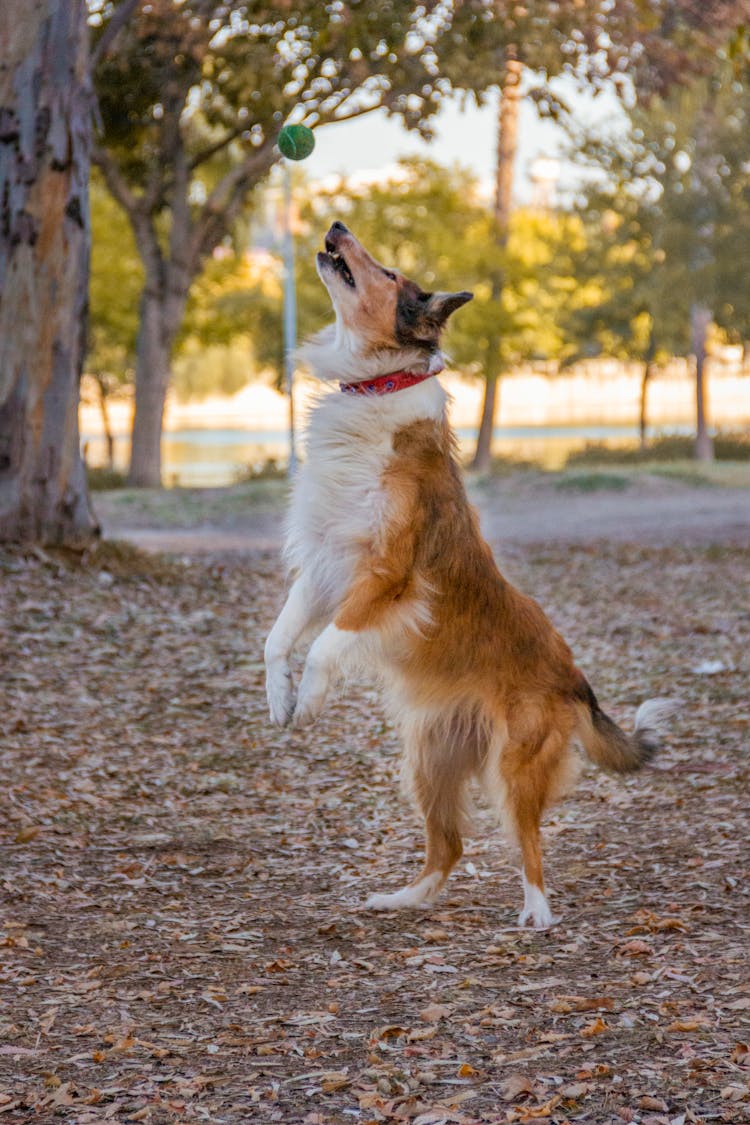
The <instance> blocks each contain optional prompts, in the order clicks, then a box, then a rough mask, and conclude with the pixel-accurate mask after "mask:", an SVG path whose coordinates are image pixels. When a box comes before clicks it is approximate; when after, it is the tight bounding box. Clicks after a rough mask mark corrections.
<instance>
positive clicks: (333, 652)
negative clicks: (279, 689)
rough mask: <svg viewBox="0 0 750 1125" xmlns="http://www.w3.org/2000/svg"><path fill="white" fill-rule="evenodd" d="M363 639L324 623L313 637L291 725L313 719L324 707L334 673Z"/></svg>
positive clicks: (338, 670)
mask: <svg viewBox="0 0 750 1125" xmlns="http://www.w3.org/2000/svg"><path fill="white" fill-rule="evenodd" d="M363 643H365V642H364V640H363V639H362V638H361V637H360V636H359V635H358V634H357V633H349V632H346V631H345V630H343V629H337V628H336V626H335V625H327V626H326V627H325V629H324V630H323V632H322V633H321V634H320V636H319V637H318V638H317V640H315V641H313V643H312V645H311V646H310V651H309V652H308V654H307V660H306V661H305V670H304V672H303V674H302V681H301V683H300V685H299V695H298V697H297V706H296V708H295V711H294V718H293V720H292V725H293V726H295V727H304V726H307V725H308V724H309V723H314V722H315V720H316V719H317V717H318V715H319V714H320V712H321V711H322V710H323V704H324V703H325V701H326V696H327V695H328V691H329V688H330V687H331V685H332V683H333V681H334V678H335V676H336V675H337V673H340V672H341V671H342V670H343V667H344V665H345V663H346V661H347V658H349V657H351V655H352V653H353V652H354V651H355V650H356V649H357V648H359V647H361V646H362V645H363Z"/></svg>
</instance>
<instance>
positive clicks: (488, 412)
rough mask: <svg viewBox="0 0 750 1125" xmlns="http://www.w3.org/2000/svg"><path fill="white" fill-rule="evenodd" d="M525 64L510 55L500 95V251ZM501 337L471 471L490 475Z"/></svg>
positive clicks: (494, 343) (495, 290)
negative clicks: (523, 65)
mask: <svg viewBox="0 0 750 1125" xmlns="http://www.w3.org/2000/svg"><path fill="white" fill-rule="evenodd" d="M522 72H523V67H522V65H521V63H520V62H519V61H518V59H517V58H515V56H514V55H512V54H511V55H510V56H509V57H508V58H507V59H506V66H505V75H504V79H503V83H502V87H501V91H500V106H499V109H498V118H497V169H496V174H495V223H496V231H497V235H496V239H497V245H498V248H499V249H504V248H505V247H506V246H507V244H508V224H509V222H510V212H511V204H512V198H513V173H514V170H515V165H516V152H517V150H518V115H519V110H520V106H521V75H522ZM502 292H503V278H502V276H501V275H500V274H496V275H495V277H493V279H492V300H493V301H497V302H498V304H499V301H500V298H501V297H502ZM499 350H500V335H499V333H497V332H493V331H490V335H489V339H488V341H487V348H486V353H485V372H484V374H485V385H484V398H483V401H482V416H481V420H480V423H479V433H478V434H477V445H476V451H475V453H474V459H473V460H472V463H471V467H472V468H473V469H476V470H478V471H479V472H486V471H487V469H489V467H490V463H491V460H492V433H493V430H494V428H495V414H496V406H497V389H498V381H499V379H500V356H499Z"/></svg>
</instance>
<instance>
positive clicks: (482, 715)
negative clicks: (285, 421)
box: [265, 222, 667, 929]
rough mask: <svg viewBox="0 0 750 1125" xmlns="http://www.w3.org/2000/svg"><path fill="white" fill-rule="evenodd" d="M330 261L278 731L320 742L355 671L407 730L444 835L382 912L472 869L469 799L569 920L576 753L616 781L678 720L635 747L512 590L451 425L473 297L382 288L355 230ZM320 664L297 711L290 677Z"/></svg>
mask: <svg viewBox="0 0 750 1125" xmlns="http://www.w3.org/2000/svg"><path fill="white" fill-rule="evenodd" d="M325 246H326V252H325V253H320V254H318V256H317V268H318V273H319V275H320V278H321V280H322V281H323V283H324V284H325V286H326V288H327V289H328V291H329V293H330V296H331V300H332V302H333V307H334V310H335V313H336V322H335V324H334V325H333V326H331V327H330V328H328V329H326V330H324V331H323V332H322V333H321V334H320V335H319V336H317V337H315V338H314V339H313V340H312V341H311V342H310V343H309V344H308V345H307V346H306V348H305V358H306V360H307V361H308V362H309V363H310V365H311V366H312V367H313V369H314V370H315V371H316V373H317V374H318V375H319V376H321V377H322V378H324V379H327V380H338V381H340V384H341V386H340V390H338V391H335V392H332V393H329V394H327V395H324V396H323V397H322V398H321V400H320V401H319V403H318V404H317V406H316V407H315V408H314V410H313V412H312V415H311V418H310V423H309V429H308V434H307V457H306V461H305V463H304V465H303V467H302V468H301V469H300V471H299V474H298V477H297V479H296V481H295V487H294V494H293V499H292V504H291V511H290V516H289V524H288V539H287V549H286V553H287V561H288V564H289V567H290V571H291V574H292V575H293V579H294V581H293V584H292V586H291V590H290V592H289V596H288V599H287V602H286V605H285V606H284V608H283V610H282V612H281V614H280V616H279V618H278V620H277V622H276V624H275V625H274V627H273V629H272V630H271V633H270V635H269V637H268V641H267V643H266V652H265V656H266V668H267V691H268V702H269V706H270V712H271V718H272V720H273V721H274V722H275V723H277V724H279V725H281V726H284V725H286V724H289V723H291V724H292V725H294V726H304V725H305V724H308V723H311V722H313V721H314V720H315V719H316V718H317V717H318V715H319V714H320V712H321V710H322V708H323V705H324V703H325V699H326V696H327V694H328V692H329V690H330V689H331V687H332V685H333V684H334V682H335V681H336V679H337V678H338V677H339V675H340V674H341V673H342V672H343V671H344V670H345V669H346V668H347V667H348V666H351V665H356V666H360V667H362V666H364V667H366V668H368V669H371V670H375V671H376V672H377V675H378V678H379V680H380V682H381V683H382V686H383V689H384V694H385V702H386V708H387V712H388V714H389V716H390V717H391V719H392V720H393V721H394V723H395V724H396V726H397V727H398V728H399V730H400V733H401V737H402V740H403V743H404V749H405V768H406V776H407V778H408V781H409V784H410V788H411V792H412V794H413V797H414V799H415V801H416V804H417V805H418V807H419V809H420V810H421V812H422V815H423V817H424V820H425V826H426V833H427V854H426V857H425V862H424V867H423V869H422V871H421V872H420V874H419V875H418V877H417V878H416V879H415V880H414V882H412V883H410V884H409V885H408V886H407V887H405V888H404V889H403V890H400V891H397V892H395V893H393V894H376V895H373V896H372V897H371V898H370V899H369V900H368V903H367V905H368V906H369V907H371V908H373V909H381V910H387V909H395V908H399V907H415V906H418V905H421V904H423V903H428V902H431V901H432V900H433V899H434V898H435V897H436V896H437V894H438V892H439V891H440V890H441V888H442V887H443V885H444V883H445V881H446V879H447V878H448V875H449V873H450V871H451V869H452V868H453V866H454V865H455V864H456V862H457V861H458V859H459V858H460V856H461V854H462V842H461V836H462V832H463V831H464V829H465V826H466V811H467V788H468V786H469V783H470V782H471V781H472V780H476V781H478V782H479V784H480V786H481V787H482V788H483V789H484V791H485V792H486V793H487V794H488V795H489V796H490V798H491V800H492V801H493V802H494V803H495V804H496V805H497V806H499V808H500V809H501V810H502V813H503V816H504V820H505V823H506V826H507V828H508V829H509V830H510V832H511V834H512V836H513V837H514V838H515V839H516V840H517V842H518V844H519V845H520V849H521V854H522V860H523V888H524V905H523V910H522V911H521V914H520V919H519V921H520V924H521V925H525V924H530V925H533V926H534V927H536V928H539V929H542V928H545V927H547V926H549V925H550V924H551V923H552V921H553V917H552V913H551V911H550V907H549V904H548V902H547V898H546V896H545V890H544V878H543V874H542V858H541V848H540V835H539V823H540V818H541V815H542V812H543V811H544V809H545V807H546V806H547V805H549V803H550V802H551V801H553V800H554V799H555V798H557V797H559V796H560V795H561V793H562V792H563V791H564V789H565V788H566V786H567V785H568V783H569V781H570V779H571V777H572V774H573V772H574V771H573V768H572V767H573V762H574V755H573V753H572V751H571V742H572V741H573V740H574V739H575V740H577V741H579V742H580V743H581V744H582V745H583V747H584V749H585V750H586V752H587V754H588V755H589V757H590V758H592V759H593V761H595V762H596V763H597V764H598V765H600V766H602V767H603V768H605V769H608V770H612V771H615V772H617V773H626V772H629V771H632V770H637V769H638V768H639V767H640V766H642V765H643V764H644V762H646V761H647V760H648V759H649V758H650V757H651V756H652V754H653V753H654V751H655V749H656V748H657V744H658V741H659V737H658V727H659V722H660V720H661V719H662V717H663V715H664V713H665V711H666V710H667V707H666V706H665V703H664V701H661V700H650V701H649V702H647V703H644V704H643V705H642V706H641V707H640V708H639V710H638V714H637V715H636V721H635V731H634V733H633V735H632V736H628V735H626V734H625V733H624V732H623V731H622V730H621V729H620V728H619V727H618V726H617V725H616V724H615V723H614V722H613V721H612V720H611V719H609V718H608V717H607V716H606V715H605V714H604V713H603V712H602V711H601V710H600V708H599V706H598V704H597V701H596V697H595V696H594V693H593V691H592V690H591V688H590V686H589V684H588V683H587V681H586V679H585V677H584V676H583V674H582V672H580V670H579V669H578V668H577V667H576V665H575V663H574V662H573V658H572V655H571V652H570V649H569V648H568V646H567V644H566V643H565V641H564V640H563V639H562V637H561V636H560V635H559V634H558V633H557V632H555V630H554V629H553V627H552V625H551V624H550V622H549V621H548V620H547V618H546V616H545V614H544V612H543V611H542V610H541V609H540V607H539V606H538V605H537V603H536V602H534V601H532V599H531V598H528V597H526V596H525V595H524V594H522V593H520V592H519V591H518V590H516V589H515V588H514V587H513V586H511V585H510V583H509V582H507V581H506V579H505V578H504V577H503V576H502V574H501V573H500V572H499V570H498V568H497V566H496V565H495V562H494V560H493V557H492V553H491V551H490V548H489V547H488V546H487V544H486V543H485V542H484V540H483V539H482V536H481V534H480V531H479V525H478V521H477V517H476V515H475V513H474V511H473V509H472V508H471V507H470V505H469V503H468V500H467V497H466V493H465V491H464V486H463V483H462V480H461V474H460V472H459V469H458V465H457V461H456V449H455V441H454V438H453V435H452V433H451V431H450V429H449V426H448V422H447V420H446V394H445V392H444V390H443V388H442V387H441V385H440V383H439V382H438V380H437V378H436V377H435V376H436V374H437V373H438V372H439V371H440V370H441V368H442V365H443V364H442V357H441V353H440V350H439V337H440V333H441V330H442V328H443V326H444V325H445V322H446V320H447V319H448V317H449V316H450V314H451V313H452V312H454V311H455V310H456V309H458V308H460V307H461V305H463V304H464V303H465V302H467V301H469V300H470V299H471V296H472V294H471V293H467V292H460V293H425V292H423V291H422V290H421V289H420V288H419V286H418V285H416V284H415V283H414V282H412V281H409V280H407V279H406V278H404V277H403V276H401V275H400V274H397V273H396V272H394V271H393V270H389V269H385V268H384V267H383V266H381V265H380V264H379V263H378V262H376V261H375V260H374V258H373V257H372V256H371V255H370V254H369V253H368V252H367V251H366V250H365V248H364V247H363V246H362V245H361V243H359V242H358V241H357V239H356V238H355V237H354V236H353V235H352V234H351V233H350V232H349V231H348V230H347V228H346V227H345V226H344V225H343V223H339V222H336V223H334V224H333V226H332V227H331V229H330V231H329V232H328V235H327V236H326V240H325ZM311 633H312V634H313V635H314V636H315V639H314V641H313V643H312V645H311V647H310V649H309V652H308V655H307V660H306V663H305V667H304V672H303V675H302V677H301V681H300V684H299V689H298V691H297V692H296V693H295V690H294V686H293V684H292V678H291V674H290V669H289V657H290V654H291V652H292V650H293V648H294V646H295V645H296V644H297V643H298V642H299V641H300V639H301V638H303V636H305V635H308V636H309V635H310V634H311Z"/></svg>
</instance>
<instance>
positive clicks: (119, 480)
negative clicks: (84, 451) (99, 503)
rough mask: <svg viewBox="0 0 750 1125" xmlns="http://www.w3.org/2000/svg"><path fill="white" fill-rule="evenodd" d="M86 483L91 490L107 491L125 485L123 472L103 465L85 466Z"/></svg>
mask: <svg viewBox="0 0 750 1125" xmlns="http://www.w3.org/2000/svg"><path fill="white" fill-rule="evenodd" d="M86 483H87V484H88V486H89V490H90V491H91V492H109V491H111V490H112V489H114V488H124V487H125V474H124V473H119V472H118V471H117V470H116V469H109V468H106V467H104V466H96V467H94V466H92V465H87V466H86Z"/></svg>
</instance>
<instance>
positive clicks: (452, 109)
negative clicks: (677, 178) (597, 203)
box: [304, 79, 622, 203]
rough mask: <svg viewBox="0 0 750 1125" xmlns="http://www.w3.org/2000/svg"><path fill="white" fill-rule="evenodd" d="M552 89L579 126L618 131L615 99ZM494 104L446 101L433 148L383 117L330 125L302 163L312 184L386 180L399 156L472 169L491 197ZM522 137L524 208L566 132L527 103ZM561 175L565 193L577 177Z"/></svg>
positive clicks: (562, 86) (566, 170)
mask: <svg viewBox="0 0 750 1125" xmlns="http://www.w3.org/2000/svg"><path fill="white" fill-rule="evenodd" d="M552 85H553V87H554V88H555V90H556V91H557V92H558V93H560V94H561V95H562V96H563V97H564V98H565V99H566V100H567V102H568V104H569V105H570V106H571V108H572V110H573V113H574V117H575V120H576V122H577V123H583V122H586V123H589V124H596V125H597V127H601V128H604V129H608V130H609V129H616V128H617V122H618V118H619V120H620V121H621V120H622V115H621V112H620V113H618V103H617V100H616V98H615V95H614V94H611V93H604V94H602V95H600V96H599V97H598V98H593V97H592V96H591V95H588V94H582V93H580V92H579V91H578V90H577V89H575V87H574V86H573V84H572V82H570V81H568V80H565V79H559V80H557V81H556V82H554V83H552ZM497 104H498V96H497V94H493V95H491V96H490V98H489V100H488V103H487V104H486V105H485V106H483V107H481V108H479V107H477V106H476V105H473V104H472V105H468V106H467V107H466V108H462V107H461V105H460V103H459V101H458V99H455V100H451V101H449V102H448V103H447V104H446V105H445V107H444V108H443V109H442V110H441V111H440V113H439V114H438V115H437V117H436V118H435V133H436V136H435V139H434V140H433V141H432V142H430V143H427V142H425V141H422V140H420V138H419V137H418V136H417V135H416V134H414V133H411V132H409V131H408V130H406V129H405V128H404V127H403V126H402V125H401V124H400V123H399V122H398V121H397V120H396V119H395V118H388V117H387V116H386V114H385V113H384V112H375V113H372V114H368V115H367V116H365V117H362V118H360V119H355V120H353V121H347V122H342V124H340V125H327V126H325V127H322V128H321V129H319V130H318V131H316V134H315V139H316V144H315V149H314V151H313V153H312V155H311V156H310V157H309V158H308V159H307V160H306V161H305V165H304V167H305V173H306V174H307V175H308V176H309V177H310V178H311V179H314V180H317V179H322V178H324V177H326V176H329V175H332V174H343V175H345V176H355V177H359V176H362V177H363V178H370V177H373V178H374V177H379V176H382V175H383V174H385V173H387V171H388V169H389V168H390V167H391V166H392V165H393V164H395V163H396V162H397V161H398V160H399V159H400V158H401V157H403V156H407V155H409V156H411V155H420V156H425V157H428V158H431V159H433V160H436V161H437V162H438V163H440V164H452V163H455V162H458V163H460V164H462V165H464V166H465V167H468V168H470V169H471V170H472V171H473V172H474V173H475V174H476V175H477V176H478V177H479V179H480V180H481V181H482V183H483V184H485V185H487V188H488V191H489V189H490V187H491V185H492V183H493V181H494V163H495V156H496V147H497V140H496V129H497ZM518 136H519V152H518V160H517V162H516V176H515V183H514V197H515V200H516V202H517V203H525V202H528V200H529V199H530V197H531V192H532V187H531V182H530V173H531V171H532V167H533V165H534V161H535V160H536V159H537V158H539V157H547V158H550V157H559V156H560V155H561V154H562V153H563V151H564V147H565V142H566V135H565V132H564V130H563V129H562V128H561V126H559V125H557V124H556V123H554V122H552V121H549V120H547V121H543V120H541V119H540V118H539V116H538V114H537V112H536V110H535V108H534V106H533V104H532V103H531V102H530V100H529V99H524V100H523V101H522V103H521V117H520V122H519V131H518ZM559 171H560V186H561V188H562V189H565V188H569V187H570V186H571V184H573V183H574V182H575V176H576V172H575V170H574V169H573V168H572V166H571V165H570V164H569V162H567V161H566V160H564V159H562V160H561V162H560V169H559Z"/></svg>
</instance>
